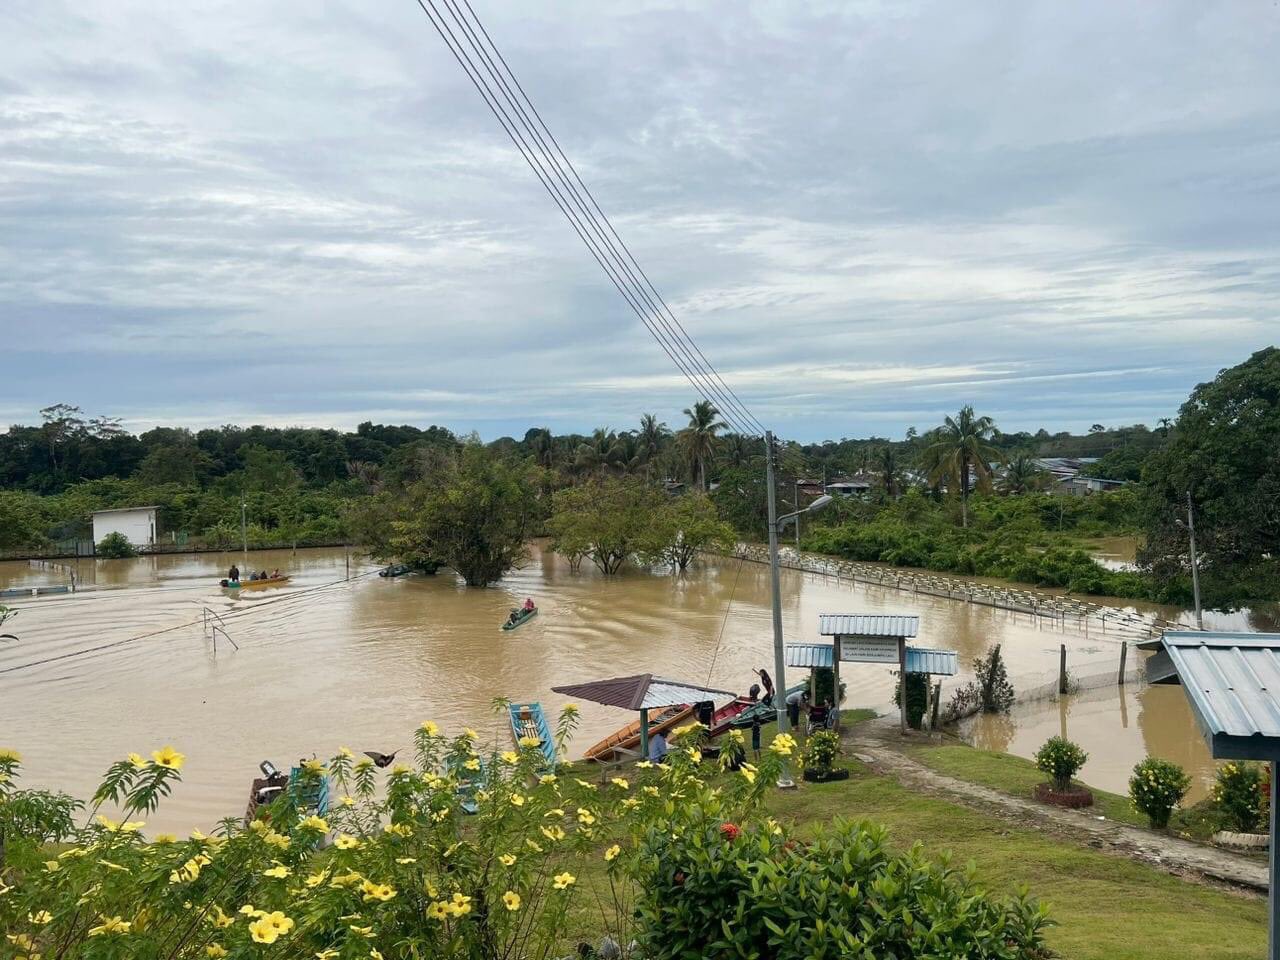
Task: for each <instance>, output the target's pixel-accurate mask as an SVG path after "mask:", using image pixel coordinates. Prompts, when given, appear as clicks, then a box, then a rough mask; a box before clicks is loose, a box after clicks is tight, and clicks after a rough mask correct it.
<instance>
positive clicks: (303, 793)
mask: <svg viewBox="0 0 1280 960" xmlns="http://www.w3.org/2000/svg"><path fill="white" fill-rule="evenodd" d="M262 770H263V775H262V776H261V777H258V778H256V779H254V780H253V782H252V783H250V784H249V805H248V806H247V807H246V808H245V812H244V820H245V823H249V822H251V821H253V820H254V819H257V818H258V815H259V811H262V817H263V819H267V815H266V808H267V807H269V806H271V804H272V803H274V802H275V801H276V800H277V799H278V798H279V797H280V796H282V795H283V794H284V793H286V792H287V793H288V794H289V795H290V796H291V797H292V798H293V802H294V804H295V805H296V806H297V808H298V810H299V811H300V812H302V813H304V814H310V813H314V814H316V815H317V816H323V815H324V814H325V812H326V811H328V809H329V778H328V777H321V778H320V779H319V780H309V781H305V782H304V781H303V779H302V768H301V767H293V768H292V769H291V770H290V771H289V773H288V775H287V776H286V775H285V774H283V773H281V772H280V771H279V770H277V769H276V768H275V767H274V766H272V765H271V764H270V763H263V764H262Z"/></svg>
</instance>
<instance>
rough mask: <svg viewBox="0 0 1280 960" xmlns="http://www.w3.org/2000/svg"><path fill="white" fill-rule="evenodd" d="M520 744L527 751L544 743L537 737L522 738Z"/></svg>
mask: <svg viewBox="0 0 1280 960" xmlns="http://www.w3.org/2000/svg"><path fill="white" fill-rule="evenodd" d="M519 742H520V746H522V747H524V748H525V749H526V750H531V749H532V748H534V747H540V746H542V741H541V740H540V739H538V738H537V737H521V738H520V741H519Z"/></svg>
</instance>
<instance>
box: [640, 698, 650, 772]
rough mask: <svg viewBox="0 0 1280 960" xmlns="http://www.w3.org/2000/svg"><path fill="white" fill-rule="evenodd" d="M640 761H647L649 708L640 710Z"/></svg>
mask: <svg viewBox="0 0 1280 960" xmlns="http://www.w3.org/2000/svg"><path fill="white" fill-rule="evenodd" d="M640 759H641V760H648V759H649V708H648V707H641V708H640Z"/></svg>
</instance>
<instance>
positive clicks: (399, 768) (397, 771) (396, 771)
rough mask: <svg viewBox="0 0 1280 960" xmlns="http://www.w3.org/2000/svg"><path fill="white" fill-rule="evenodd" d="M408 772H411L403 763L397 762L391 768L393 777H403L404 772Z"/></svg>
mask: <svg viewBox="0 0 1280 960" xmlns="http://www.w3.org/2000/svg"><path fill="white" fill-rule="evenodd" d="M409 772H411V771H410V768H409V767H408V766H407V765H405V764H403V763H397V764H396V765H395V766H394V767H392V768H391V775H392V776H394V777H403V776H404V775H405V774H406V773H409Z"/></svg>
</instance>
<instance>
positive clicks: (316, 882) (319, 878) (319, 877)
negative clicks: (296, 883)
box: [302, 871, 328, 887]
mask: <svg viewBox="0 0 1280 960" xmlns="http://www.w3.org/2000/svg"><path fill="white" fill-rule="evenodd" d="M327 877H328V874H326V873H324V872H323V871H321V872H320V873H312V874H309V875H308V876H307V878H306V879H305V880H303V881H302V882H303V883H305V884H306V885H307V886H308V887H318V886H320V884H322V883H324V881H325V879H326V878H327Z"/></svg>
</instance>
